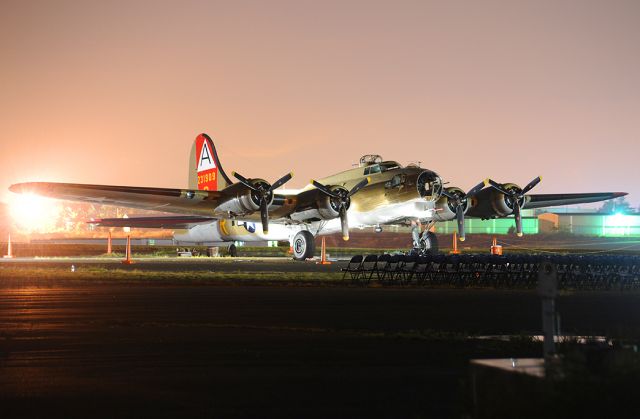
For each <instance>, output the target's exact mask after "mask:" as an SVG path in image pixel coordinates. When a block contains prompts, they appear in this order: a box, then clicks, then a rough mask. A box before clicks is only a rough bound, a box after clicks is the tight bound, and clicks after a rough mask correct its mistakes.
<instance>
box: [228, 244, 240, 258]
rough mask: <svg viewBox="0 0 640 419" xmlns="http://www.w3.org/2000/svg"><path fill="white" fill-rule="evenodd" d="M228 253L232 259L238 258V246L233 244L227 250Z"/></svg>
mask: <svg viewBox="0 0 640 419" xmlns="http://www.w3.org/2000/svg"><path fill="white" fill-rule="evenodd" d="M227 251H228V252H229V256H231V257H232V258H235V257H237V256H238V249H237V248H236V245H235V244H234V243H231V244H230V245H229V247H228V248H227Z"/></svg>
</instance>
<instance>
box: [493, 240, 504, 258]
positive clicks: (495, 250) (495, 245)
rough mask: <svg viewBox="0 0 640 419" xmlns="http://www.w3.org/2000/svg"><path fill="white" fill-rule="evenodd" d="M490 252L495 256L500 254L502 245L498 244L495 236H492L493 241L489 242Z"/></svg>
mask: <svg viewBox="0 0 640 419" xmlns="http://www.w3.org/2000/svg"><path fill="white" fill-rule="evenodd" d="M491 254H492V255H497V256H500V255H501V254H502V246H500V245H499V244H498V241H497V240H496V237H495V236H493V241H492V242H491Z"/></svg>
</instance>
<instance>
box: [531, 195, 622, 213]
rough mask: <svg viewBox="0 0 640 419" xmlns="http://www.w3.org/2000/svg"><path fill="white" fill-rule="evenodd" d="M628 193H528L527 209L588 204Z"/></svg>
mask: <svg viewBox="0 0 640 419" xmlns="http://www.w3.org/2000/svg"><path fill="white" fill-rule="evenodd" d="M625 195H627V193H626V192H592V193H564V194H531V195H527V202H526V204H525V206H524V208H525V209H532V208H543V207H553V206H557V205H573V204H588V203H591V202H599V201H606V200H607V199H614V198H619V197H621V196H625Z"/></svg>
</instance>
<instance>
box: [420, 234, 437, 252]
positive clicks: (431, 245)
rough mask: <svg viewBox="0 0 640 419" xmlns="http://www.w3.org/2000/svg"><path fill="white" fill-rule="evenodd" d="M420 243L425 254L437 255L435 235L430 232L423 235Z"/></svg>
mask: <svg viewBox="0 0 640 419" xmlns="http://www.w3.org/2000/svg"><path fill="white" fill-rule="evenodd" d="M422 241H423V242H424V245H423V246H424V251H425V253H428V254H431V255H435V254H436V253H438V236H436V233H433V232H431V231H427V232H425V233H423V237H422Z"/></svg>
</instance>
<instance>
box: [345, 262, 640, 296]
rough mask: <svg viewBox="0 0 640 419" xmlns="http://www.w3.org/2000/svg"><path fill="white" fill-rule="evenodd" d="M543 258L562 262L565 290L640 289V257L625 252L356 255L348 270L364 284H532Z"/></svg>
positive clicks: (560, 278)
mask: <svg viewBox="0 0 640 419" xmlns="http://www.w3.org/2000/svg"><path fill="white" fill-rule="evenodd" d="M543 261H549V262H551V263H553V264H554V265H555V266H556V269H557V272H558V283H559V287H560V288H575V289H618V288H619V289H635V288H640V257H638V256H624V255H622V256H621V255H535V254H533V255H519V254H514V255H508V256H496V255H487V254H465V255H447V254H435V255H428V256H417V255H402V254H396V255H388V254H383V255H380V256H378V255H367V256H362V255H356V256H354V257H352V258H351V260H350V261H349V263H348V265H347V266H346V267H345V268H343V270H342V271H343V279H347V278H349V279H351V280H352V281H354V282H357V283H359V284H368V283H369V282H371V281H372V280H377V281H379V282H381V283H383V284H401V285H408V284H411V283H415V284H418V285H425V284H432V285H454V286H491V287H514V288H515V287H520V288H532V287H535V286H536V284H537V278H538V267H539V265H540V263H541V262H543Z"/></svg>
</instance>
